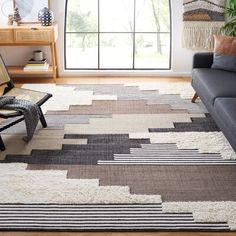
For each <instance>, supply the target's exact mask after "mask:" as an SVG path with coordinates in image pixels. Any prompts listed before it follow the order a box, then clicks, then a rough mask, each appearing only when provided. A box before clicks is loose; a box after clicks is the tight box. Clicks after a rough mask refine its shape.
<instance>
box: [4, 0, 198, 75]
mask: <svg viewBox="0 0 236 236" xmlns="http://www.w3.org/2000/svg"><path fill="white" fill-rule="evenodd" d="M171 5H172V70H171V71H151V72H149V73H148V72H147V71H135V72H127V71H105V72H103V71H101V72H98V71H94V72H91V71H89V72H86V71H64V15H65V12H64V9H65V0H51V8H52V10H53V12H54V16H55V21H56V22H57V23H58V25H59V38H58V41H57V53H58V63H59V73H60V75H61V76H76V75H88V74H91V73H92V74H94V75H98V74H99V75H103V74H105V75H124V74H126V75H127V74H130V75H133V74H143V75H147V74H151V75H152V74H155V75H160V76H188V75H190V73H191V65H192V55H193V53H194V51H191V50H187V49H183V48H182V47H181V32H182V0H171ZM36 49H42V50H43V51H44V52H46V56H47V57H49V55H50V54H49V50H48V49H47V47H0V53H1V54H2V56H3V57H4V59H5V61H6V63H7V64H8V65H14V64H24V63H26V62H27V60H28V59H29V58H30V57H31V53H32V51H33V50H36Z"/></svg>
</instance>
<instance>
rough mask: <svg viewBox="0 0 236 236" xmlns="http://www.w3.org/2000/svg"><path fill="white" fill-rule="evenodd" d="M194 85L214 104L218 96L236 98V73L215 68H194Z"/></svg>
mask: <svg viewBox="0 0 236 236" xmlns="http://www.w3.org/2000/svg"><path fill="white" fill-rule="evenodd" d="M192 79H193V80H192V85H193V87H194V88H195V90H196V91H197V92H198V91H200V93H201V94H203V95H204V97H205V100H208V101H209V102H210V103H211V104H212V105H213V104H214V101H215V98H217V97H235V98H236V73H235V72H229V71H223V70H215V69H207V68H201V69H193V73H192Z"/></svg>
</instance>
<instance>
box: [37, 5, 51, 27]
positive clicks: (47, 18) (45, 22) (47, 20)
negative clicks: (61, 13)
mask: <svg viewBox="0 0 236 236" xmlns="http://www.w3.org/2000/svg"><path fill="white" fill-rule="evenodd" d="M53 19H54V17H53V12H52V11H51V10H49V9H48V8H47V7H44V8H43V9H41V10H40V11H39V13H38V20H39V22H40V23H41V25H42V26H50V25H52V23H53Z"/></svg>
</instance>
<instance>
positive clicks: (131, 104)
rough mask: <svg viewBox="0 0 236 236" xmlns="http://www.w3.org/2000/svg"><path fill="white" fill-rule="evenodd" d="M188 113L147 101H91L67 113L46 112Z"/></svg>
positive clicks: (74, 113)
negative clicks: (150, 103)
mask: <svg viewBox="0 0 236 236" xmlns="http://www.w3.org/2000/svg"><path fill="white" fill-rule="evenodd" d="M158 113H188V111H187V110H185V109H171V106H170V105H165V104H152V105H147V101H145V100H140V101H93V103H92V105H91V106H79V105H78V106H74V105H72V106H70V109H69V110H68V111H48V112H47V114H50V115H78V114H80V115H88V114H93V115H97V114H103V115H107V114H158Z"/></svg>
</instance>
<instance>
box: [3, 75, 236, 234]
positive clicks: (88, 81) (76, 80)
mask: <svg viewBox="0 0 236 236" xmlns="http://www.w3.org/2000/svg"><path fill="white" fill-rule="evenodd" d="M14 81H15V83H16V84H17V85H18V86H20V85H21V84H22V83H53V80H52V79H48V78H43V79H41V78H37V79H35V78H34V79H32V78H27V79H25V78H21V79H15V80H14ZM144 81H145V82H147V83H151V82H155V81H171V82H176V83H178V82H183V81H189V82H190V81H191V78H189V77H173V78H170V77H164V78H163V77H162V78H160V77H153V76H152V77H144V76H142V77H79V78H58V79H57V81H56V83H57V84H80V83H82V84H103V83H105V84H107V83H108V84H109V83H112V84H115V83H124V82H144ZM0 236H236V232H232V233H231V232H230V233H216V232H213V233H205V232H199V233H195V232H171V233H170V232H160V233H159V232H157V233H149V232H146V233H145V232H143V233H135V232H134V233H126V232H120V233H113V232H104V233H92V232H91V233H69V232H65V233H64V232H0Z"/></svg>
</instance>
